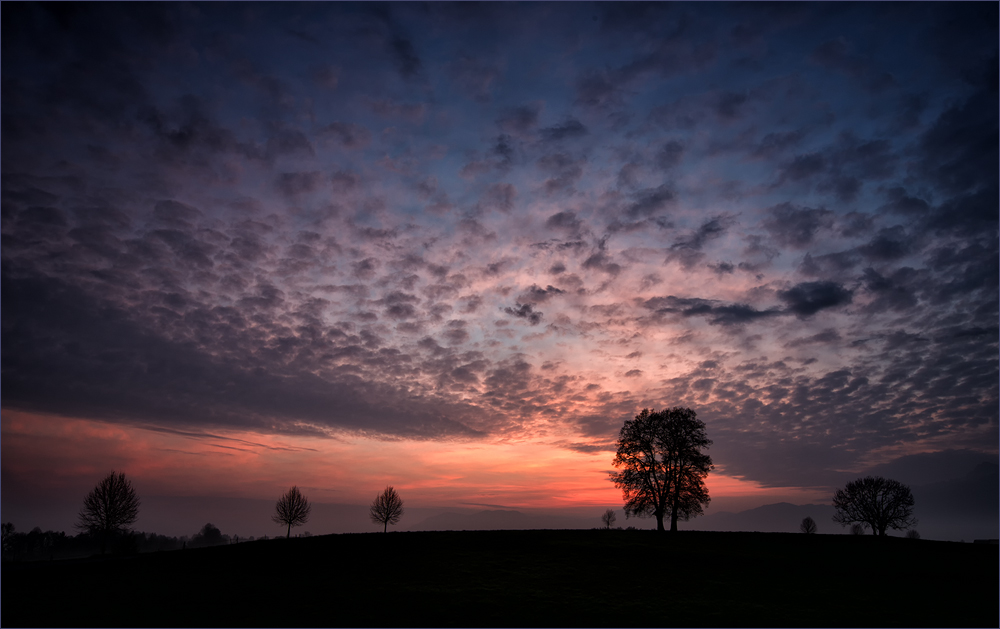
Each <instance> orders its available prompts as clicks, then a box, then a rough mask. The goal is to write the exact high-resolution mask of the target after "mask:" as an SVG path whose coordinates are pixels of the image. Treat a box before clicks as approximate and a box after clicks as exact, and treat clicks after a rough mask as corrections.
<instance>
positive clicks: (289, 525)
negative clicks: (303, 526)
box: [285, 522, 292, 539]
mask: <svg viewBox="0 0 1000 629" xmlns="http://www.w3.org/2000/svg"><path fill="white" fill-rule="evenodd" d="M291 538H292V523H291V522H289V523H288V533H286V534H285V539H291Z"/></svg>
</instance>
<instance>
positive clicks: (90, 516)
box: [76, 471, 139, 553]
mask: <svg viewBox="0 0 1000 629" xmlns="http://www.w3.org/2000/svg"><path fill="white" fill-rule="evenodd" d="M138 518H139V496H138V495H137V494H136V493H135V488H133V487H132V482H131V481H129V480H128V479H127V478H125V473H124V472H117V473H116V472H114V471H112V472H111V473H110V474H108V475H107V476H105V477H104V478H103V479H101V482H99V483H97V486H96V487H94V489H93V490H91V492H90V493H89V494H87V497H86V498H84V499H83V509H82V510H81V511H80V516H79V519H78V522H77V525H76V526H77V528H78V529H81V530H84V531H87V532H88V533H90V534H91V535H94V536H96V537H99V538H100V541H101V553H104V551H105V550H106V548H107V542H108V538H110V537H111V536H112V535H115V534H118V533H124V532H125V531H126V530H128V527H129V526H131V525H132V524H134V523H135V521H136V520H137V519H138Z"/></svg>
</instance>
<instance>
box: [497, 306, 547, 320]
mask: <svg viewBox="0 0 1000 629" xmlns="http://www.w3.org/2000/svg"><path fill="white" fill-rule="evenodd" d="M503 311H504V312H505V313H507V314H509V315H510V316H512V317H517V318H519V319H525V320H527V321H528V323H530V324H531V325H538V324H539V323H541V322H542V313H541V312H538V311H537V310H535V309H534V308H533V307H532V306H531V304H515V306H514V307H513V308H511V307H510V306H508V307H506V308H504V309H503Z"/></svg>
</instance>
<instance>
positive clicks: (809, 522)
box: [799, 516, 816, 534]
mask: <svg viewBox="0 0 1000 629" xmlns="http://www.w3.org/2000/svg"><path fill="white" fill-rule="evenodd" d="M799 530H800V531H802V532H803V533H806V534H812V533H815V532H816V520H813V519H812V518H811V517H809V516H806V517H805V518H803V520H802V524H800V525H799Z"/></svg>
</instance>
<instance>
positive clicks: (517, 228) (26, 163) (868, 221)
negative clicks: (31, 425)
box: [0, 3, 1000, 486]
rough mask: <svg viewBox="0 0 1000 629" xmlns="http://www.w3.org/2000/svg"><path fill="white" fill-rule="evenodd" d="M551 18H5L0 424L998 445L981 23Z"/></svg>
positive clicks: (991, 183)
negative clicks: (65, 419) (875, 33)
mask: <svg viewBox="0 0 1000 629" xmlns="http://www.w3.org/2000/svg"><path fill="white" fill-rule="evenodd" d="M552 10H553V7H552V6H551V5H548V4H544V3H532V4H527V5H505V4H501V5H490V6H484V7H470V6H460V5H454V4H431V5H428V6H419V5H410V4H405V3H403V4H392V3H387V4H384V5H380V6H379V7H378V8H377V9H376V10H368V9H363V8H359V7H357V6H355V5H350V4H316V5H299V4H293V5H287V4H282V5H280V6H279V5H272V4H259V5H254V7H253V11H249V12H247V11H244V10H243V9H242V8H240V7H236V6H233V5H226V4H219V5H215V4H212V5H195V6H193V7H188V6H186V5H174V4H155V5H145V4H126V5H121V6H119V5H115V6H114V7H111V6H109V5H103V4H81V5H74V6H72V7H67V6H63V5H59V4H47V3H40V4H25V3H7V4H4V5H3V9H2V11H3V21H2V24H3V52H4V53H5V54H3V76H4V90H3V112H4V120H3V139H4V142H3V148H2V151H3V173H2V174H3V177H2V237H3V247H2V251H0V256H2V293H3V294H2V297H3V304H4V311H3V318H2V342H3V346H4V351H3V354H2V367H3V378H4V397H3V408H4V409H18V410H30V411H36V412H39V413H51V414H60V415H65V416H71V417H87V418H95V419H101V420H104V421H113V422H119V423H121V424H123V425H125V424H131V423H139V424H142V425H154V426H158V427H160V428H162V429H171V430H182V431H185V430H186V431H190V432H192V433H200V432H211V431H218V430H225V429H230V430H242V431H249V432H257V433H260V434H276V433H277V434H280V433H295V434H309V435H315V436H319V437H332V436H336V435H337V434H341V433H350V434H361V435H368V436H375V437H390V438H397V437H402V438H412V439H473V440H475V439H485V440H489V439H491V438H494V437H495V436H497V435H501V434H503V435H512V434H514V435H517V436H519V437H523V438H537V439H541V440H548V441H546V442H547V443H549V442H550V443H552V444H554V445H557V446H558V445H559V444H562V445H561V446H560V447H566V448H570V449H572V450H574V451H579V452H592V451H599V450H600V449H601V448H607V447H608V444H610V443H612V442H613V439H614V435H615V434H616V432H617V430H618V428H619V427H620V426H621V422H622V421H623V420H624V419H627V418H629V417H631V416H632V415H634V413H635V412H637V410H639V409H640V408H642V407H643V406H656V407H660V406H667V405H670V406H673V405H687V406H692V407H694V408H696V409H697V410H698V412H699V416H700V417H702V418H704V419H705V420H706V421H707V422H708V425H709V430H710V434H711V435H712V438H713V439H714V440H715V442H716V446H715V449H714V450H713V456H714V457H715V458H716V461H717V462H718V463H719V464H720V468H721V469H723V470H724V471H726V472H727V473H730V474H735V475H739V476H741V477H743V478H746V479H749V480H755V481H759V482H761V483H765V484H771V485H800V484H815V485H820V486H824V485H828V484H830V483H832V482H833V481H834V480H839V479H840V477H839V476H837V473H836V470H844V469H862V468H864V467H865V466H869V465H874V464H876V463H886V464H887V463H888V462H889V461H890V460H891V459H893V458H895V457H902V456H905V455H912V454H914V453H917V452H933V451H937V450H942V451H943V450H949V449H950V450H955V451H961V452H980V453H983V452H986V453H995V452H996V449H997V446H996V444H997V440H998V433H997V408H998V394H997V393H998V384H997V383H998V370H997V351H998V350H997V325H996V321H997V316H998V313H997V303H998V293H997V287H998V283H1000V282H998V264H997V260H998V257H1000V256H998V241H997V212H996V198H997V171H998V155H997V137H998V131H997V119H996V111H997V107H998V103H997V86H996V67H997V65H996V64H997V53H996V51H997V33H996V27H995V25H996V23H997V14H996V11H997V9H996V5H995V4H976V5H974V6H970V5H963V4H959V5H953V4H946V3H933V4H931V3H924V4H917V5H903V6H897V5H895V4H874V5H872V4H861V5H838V6H837V7H834V8H831V7H828V6H823V5H787V6H786V5H781V6H774V7H770V6H759V5H752V4H750V5H721V4H700V3H692V4H672V5H669V6H667V5H640V4H608V5H597V6H586V7H584V6H576V5H566V6H560V7H559V19H558V20H553V19H552V16H553V14H552ZM869 24H874V25H877V26H878V29H879V32H880V37H879V39H878V40H877V41H872V39H871V36H870V34H869V32H868V31H867V30H864V28H862V26H860V25H869ZM833 31H836V32H837V33H839V34H840V35H839V36H838V37H837V38H831V37H829V36H828V35H827V34H828V33H829V32H833ZM443 32H444V33H448V36H447V37H440V36H439V35H440V34H441V33H443ZM289 33H297V35H294V36H290V35H289ZM625 34H627V35H628V36H627V37H625V36H624V35H625ZM803 35H805V36H803ZM580 42H585V45H581V43H580ZM764 42H766V43H767V45H766V46H765V45H764ZM859 51H864V52H863V54H862V53H861V52H859ZM304 59H323V63H322V64H321V65H309V64H308V63H306V62H304V61H303V60H304ZM208 85H211V86H215V87H213V88H212V89H208V88H206V87H205V86H208ZM720 86H723V87H721V88H720ZM553 430H557V431H562V433H564V435H563V436H564V437H565V438H562V437H560V438H558V439H557V438H554V437H550V436H546V435H551V434H553V433H552V431H553ZM211 434H215V433H214V432H211Z"/></svg>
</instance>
